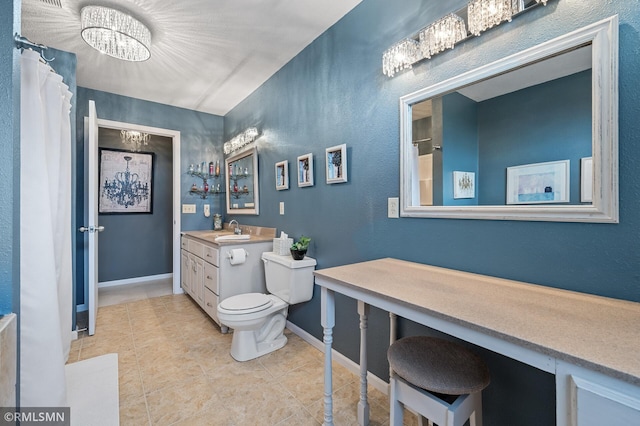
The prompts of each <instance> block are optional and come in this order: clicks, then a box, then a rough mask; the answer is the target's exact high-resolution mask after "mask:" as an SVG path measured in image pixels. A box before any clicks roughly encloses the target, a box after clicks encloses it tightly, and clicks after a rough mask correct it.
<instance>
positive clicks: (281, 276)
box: [262, 252, 316, 304]
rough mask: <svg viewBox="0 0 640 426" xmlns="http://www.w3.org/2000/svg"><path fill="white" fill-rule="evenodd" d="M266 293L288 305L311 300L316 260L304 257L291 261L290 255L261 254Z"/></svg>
mask: <svg viewBox="0 0 640 426" xmlns="http://www.w3.org/2000/svg"><path fill="white" fill-rule="evenodd" d="M262 261H263V262H264V278H265V282H266V284H267V291H268V292H269V293H271V294H273V295H275V296H278V297H279V298H280V299H282V300H284V301H285V302H287V303H289V304H294V303H301V302H306V301H308V300H311V297H312V296H313V270H314V269H315V266H316V260H315V259H312V258H310V257H305V258H304V259H302V260H293V258H292V257H291V256H290V255H288V254H287V255H284V256H280V255H278V254H275V253H273V252H264V253H262Z"/></svg>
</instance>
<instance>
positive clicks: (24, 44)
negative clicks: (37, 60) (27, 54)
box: [13, 33, 56, 62]
mask: <svg viewBox="0 0 640 426" xmlns="http://www.w3.org/2000/svg"><path fill="white" fill-rule="evenodd" d="M13 40H14V41H15V43H16V49H26V48H36V49H40V56H41V57H42V59H44V60H45V61H46V62H51V61H53V60H54V59H56V58H55V57H54V58H51V59H49V58H47V57H45V56H44V52H43V51H44V50H46V49H48V47H47V46H45V45H44V44H39V43H34V42H32V41H31V40H29V39H28V38H26V37H24V36H21V35H20V34H18V33H15V34H14V35H13Z"/></svg>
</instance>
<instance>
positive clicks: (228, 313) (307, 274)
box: [218, 252, 316, 361]
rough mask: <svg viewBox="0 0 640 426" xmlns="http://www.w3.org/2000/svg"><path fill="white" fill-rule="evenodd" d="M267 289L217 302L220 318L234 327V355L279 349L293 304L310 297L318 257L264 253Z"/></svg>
mask: <svg viewBox="0 0 640 426" xmlns="http://www.w3.org/2000/svg"><path fill="white" fill-rule="evenodd" d="M262 261H263V263H264V276H265V282H266V284H267V291H269V292H270V293H271V294H262V293H246V294H239V295H237V296H232V297H229V298H228V299H224V300H223V301H222V302H221V303H220V304H219V305H218V319H219V320H220V322H221V323H222V324H224V325H226V326H227V327H229V328H232V329H233V340H232V341H231V356H232V357H233V358H234V359H235V360H237V361H248V360H250V359H254V358H257V357H259V356H262V355H266V354H268V353H270V352H273V351H275V350H278V349H280V348H281V347H283V346H284V345H285V344H286V343H287V337H286V336H285V335H284V334H283V333H284V327H285V325H286V322H287V309H288V307H289V305H290V304H294V303H301V302H306V301H308V300H311V297H312V296H313V270H314V268H315V265H316V260H315V259H312V258H310V257H305V258H304V259H302V260H293V259H292V258H291V256H289V255H286V256H280V255H278V254H275V253H272V252H265V253H262Z"/></svg>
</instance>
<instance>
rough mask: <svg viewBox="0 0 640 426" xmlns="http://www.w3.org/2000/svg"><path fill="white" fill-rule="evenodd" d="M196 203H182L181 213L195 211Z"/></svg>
mask: <svg viewBox="0 0 640 426" xmlns="http://www.w3.org/2000/svg"><path fill="white" fill-rule="evenodd" d="M195 212H196V205H195V204H183V205H182V213H195Z"/></svg>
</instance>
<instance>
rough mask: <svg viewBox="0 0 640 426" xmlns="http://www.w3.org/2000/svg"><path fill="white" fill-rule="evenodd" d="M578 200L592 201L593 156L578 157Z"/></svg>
mask: <svg viewBox="0 0 640 426" xmlns="http://www.w3.org/2000/svg"><path fill="white" fill-rule="evenodd" d="M580 202H581V203H592V202H593V158H592V157H584V158H581V159H580Z"/></svg>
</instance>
